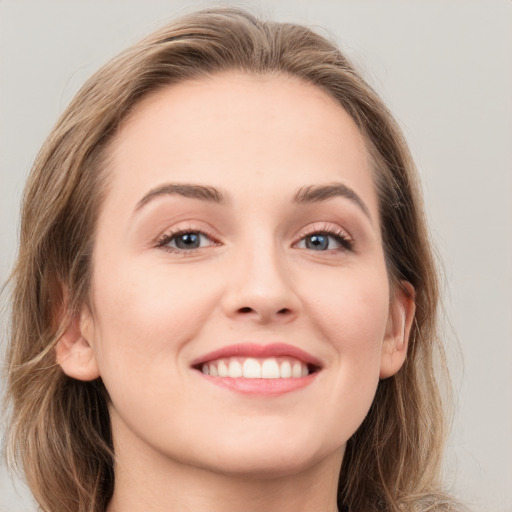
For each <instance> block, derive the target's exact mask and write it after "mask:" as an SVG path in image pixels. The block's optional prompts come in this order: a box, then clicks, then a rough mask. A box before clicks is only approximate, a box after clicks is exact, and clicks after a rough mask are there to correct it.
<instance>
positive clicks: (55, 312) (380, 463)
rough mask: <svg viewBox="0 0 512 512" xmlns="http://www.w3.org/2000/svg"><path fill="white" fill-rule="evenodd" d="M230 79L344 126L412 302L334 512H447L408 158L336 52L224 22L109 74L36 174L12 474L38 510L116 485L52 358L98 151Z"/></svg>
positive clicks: (297, 33) (426, 261)
mask: <svg viewBox="0 0 512 512" xmlns="http://www.w3.org/2000/svg"><path fill="white" fill-rule="evenodd" d="M233 70H236V71H242V72H245V73H249V74H253V75H261V74H272V73H279V74H284V75H292V76H294V77H298V78H300V79H302V80H304V81H305V82H308V83H311V84H314V85H316V86H317V87H319V88H321V89H322V90H323V91H325V92H326V93H327V94H329V95H330V96H332V97H333V98H334V99H335V100H336V101H337V102H339V104H340V105H342V106H343V107H344V108H345V110H346V111H347V112H348V113H349V114H350V116H351V117H352V118H353V119H354V121H355V122H356V123H357V126H358V128H359V130H360V131H361V133H362V134H363V136H364V137H365V140H366V145H367V149H368V152H369V155H370V156H371V159H372V163H373V175H374V181H375V184H376V187H377V190H378V196H379V201H380V203H379V204H380V218H381V230H382V236H383V244H384V252H385V255H386V259H387V265H388V272H389V276H390V279H391V281H392V282H394V283H395V284H396V283H399V282H400V281H401V280H405V281H408V282H410V283H411V284H412V285H413V286H414V288H415V291H416V317H415V321H414V325H413V328H412V332H411V335H410V343H409V349H408V355H407V359H406V362H405V364H404V366H403V367H402V369H401V370H400V371H399V372H398V373H397V374H396V375H395V376H393V377H391V378H388V379H386V380H383V381H381V382H380V383H379V386H378V390H377V394H376V397H375V400H374V402H373V405H372V407H371V409H370V411H369V413H368V415H367V417H366V419H365V420H364V422H363V424H362V425H361V427H360V428H359V429H358V430H357V432H356V433H355V434H354V435H353V437H352V438H351V439H350V440H349V442H348V445H347V449H346V453H345V457H344V460H343V465H342V468H341V473H340V479H339V504H340V506H342V505H345V506H348V507H349V508H350V510H353V511H365V512H372V511H375V512H376V511H394V512H398V511H400V512H404V511H409V512H412V511H419V510H421V511H422V512H425V511H427V510H432V511H433V510H435V511H446V510H452V501H451V500H450V499H449V498H448V497H447V496H446V495H445V494H443V493H442V492H441V490H440V479H439V475H440V461H441V454H442V447H443V442H444V437H445V421H444V416H443V408H442V404H441V398H440V392H439V373H440V372H439V370H441V373H443V369H444V368H445V365H444V359H443V353H442V346H441V344H440V343H439V340H438V336H437V330H436V329H437V323H436V320H437V313H438V311H437V310H438V301H439V297H438V295H439V291H438V280H437V273H436V268H435V265H434V260H433V257H432V251H431V244H430V242H429V237H428V233H427V229H426V224H425V218H424V213H423V206H422V199H421V194H420V191H419V187H418V183H417V177H416V171H415V168H414V164H413V162H412V159H411V157H410V154H409V151H408V149H407V145H406V143H405V141H404V139H403V136H402V134H401V132H400V129H399V128H398V126H397V124H396V122H395V121H394V119H393V117H392V116H391V114H390V113H389V111H388V110H387V109H386V107H385V105H384V104H383V103H382V101H381V100H380V98H379V97H378V96H377V94H376V93H375V92H374V91H373V90H372V89H371V88H370V87H369V85H368V84H367V83H366V82H365V81H364V80H363V79H362V78H361V76H360V75H359V74H358V73H357V72H356V71H355V69H354V67H353V66H352V65H351V64H350V62H349V61H348V60H347V58H346V57H345V56H344V55H343V53H341V51H340V50H339V49H338V48H337V47H336V46H335V45H334V44H333V43H332V42H330V41H328V40H326V39H325V38H324V37H322V36H320V35H318V34H317V33H315V32H313V31H311V30H310V29H308V28H306V27H303V26H298V25H294V24H288V23H275V22H268V21H262V20H260V19H257V18H256V17H254V16H253V15H252V14H249V13H247V12H245V11H243V10H239V9H234V8H215V9H207V10H203V11H200V12H196V13H193V14H190V15H188V16H185V17H183V18H181V19H178V20H176V21H174V22H172V23H170V24H168V25H167V26H165V27H163V28H162V29H160V30H159V31H157V32H155V33H154V34H152V35H150V36H149V37H147V38H146V39H144V40H143V41H141V42H140V43H138V44H136V45H135V46H133V47H131V48H129V49H128V50H126V51H125V52H123V53H122V54H121V55H120V56H118V57H117V58H116V59H114V60H113V61H111V62H110V63H108V64H107V65H105V66H104V67H103V68H102V69H100V70H99V71H98V72H97V73H96V74H95V75H94V76H93V77H91V78H90V79H89V80H88V81H87V83H86V84H85V85H84V86H83V88H82V89H81V90H80V92H79V93H78V94H77V95H76V97H75V98H74V99H73V101H72V102H71V104H70V105H69V107H68V108H67V110H66V111H65V112H64V114H63V115H62V117H61V118H60V120H59V121H58V123H57V125H56V126H55V128H54V129H53V131H52V132H51V134H50V136H49V137H48V139H47V141H46V142H45V144H44V146H43V147H42V149H41V151H40V153H39V155H38V157H37V159H36V161H35V164H34V167H33V169H32V173H31V175H30V178H29V180H28V183H27V186H26V190H25V194H24V198H23V209H22V220H21V235H20V247H19V256H18V260H17V263H16V266H15V268H14V271H13V274H12V277H11V284H12V320H11V327H10V328H11V332H10V336H11V338H10V346H9V351H8V392H7V397H8V404H9V409H10V425H9V432H8V435H9V437H8V439H9V447H10V450H9V453H10V456H11V459H12V460H18V461H20V463H21V467H22V469H23V471H24V473H25V475H26V478H27V481H28V484H29V486H30V488H31V490H32V492H33V494H34V496H35V498H36V500H37V501H38V503H39V505H40V507H41V508H42V510H43V511H45V512H86V511H87V512H100V511H104V510H105V509H106V507H107V504H108V502H109V500H110V498H111V495H112V492H113V486H114V472H113V460H114V453H113V447H112V439H111V429H110V422H109V416H108V410H107V401H108V395H107V392H106V390H105V388H104V386H103V384H102V382H101V379H98V380H96V381H93V382H81V381H76V380H73V379H71V378H69V377H67V376H66V375H64V373H63V372H62V370H61V369H60V367H59V366H58V365H57V364H56V361H55V353H54V347H55V344H56V343H57V341H58V340H59V337H60V336H61V334H62V332H63V331H64V330H65V328H66V319H69V318H71V317H72V316H73V314H74V313H76V312H77V311H78V310H79V308H80V306H81V305H82V304H83V303H84V301H87V300H88V290H89V283H90V276H91V255H92V252H93V248H94V233H95V225H96V219H97V215H98V211H99V208H100V206H101V202H102V197H103V195H104V194H105V193H106V189H107V186H106V184H105V183H104V182H103V181H104V177H105V176H104V175H105V172H103V171H104V169H105V167H106V166H107V160H108V154H109V152H108V149H109V144H110V142H111V141H112V139H113V138H114V136H115V135H116V131H117V129H118V127H119V125H120V123H121V122H122V121H123V119H125V118H126V116H127V115H128V114H129V112H130V111H131V110H132V109H133V108H134V106H135V105H136V104H137V103H138V102H140V101H141V99H142V98H143V97H145V96H147V95H148V94H150V93H152V92H154V91H156V90H157V89H159V88H161V87H164V86H167V85H169V84H173V83H178V82H183V81H186V80H188V79H192V78H200V77H205V76H208V75H211V74H215V73H219V72H224V71H233ZM63 289H67V290H69V297H66V298H64V297H63V296H62V290H63ZM63 308H65V309H66V311H65V312H64V313H65V314H63V313H62V309H63ZM436 361H437V362H439V363H440V364H436Z"/></svg>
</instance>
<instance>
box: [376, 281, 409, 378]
mask: <svg viewBox="0 0 512 512" xmlns="http://www.w3.org/2000/svg"><path fill="white" fill-rule="evenodd" d="M415 311H416V302H415V291H414V287H413V286H412V284H411V283H409V282H407V281H400V283H399V285H398V286H397V289H396V290H395V293H394V296H393V298H392V301H391V304H390V311H389V318H388V325H387V328H386V336H385V338H384V342H383V344H382V354H381V366H380V378H381V379H387V378H388V377H391V376H392V375H394V374H395V373H397V372H398V370H400V368H401V367H402V365H403V364H404V361H405V358H406V356H407V348H408V345H409V334H410V332H411V327H412V323H413V321H414V314H415Z"/></svg>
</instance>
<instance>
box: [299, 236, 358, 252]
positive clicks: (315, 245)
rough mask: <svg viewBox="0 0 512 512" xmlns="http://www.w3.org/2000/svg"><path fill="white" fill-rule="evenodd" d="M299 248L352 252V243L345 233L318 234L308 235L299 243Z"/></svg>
mask: <svg viewBox="0 0 512 512" xmlns="http://www.w3.org/2000/svg"><path fill="white" fill-rule="evenodd" d="M297 247H298V248H299V249H309V250H311V251H328V250H336V249H341V250H350V249H352V241H351V240H350V239H349V238H348V237H347V236H346V235H345V234H343V233H339V232H336V233H330V232H318V233H310V234H309V235H306V236H305V237H304V238H302V239H301V240H300V241H299V243H298V244H297Z"/></svg>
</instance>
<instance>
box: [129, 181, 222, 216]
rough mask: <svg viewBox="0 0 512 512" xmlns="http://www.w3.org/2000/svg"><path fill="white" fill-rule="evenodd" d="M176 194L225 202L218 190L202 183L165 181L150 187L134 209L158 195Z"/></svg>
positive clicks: (213, 201)
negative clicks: (157, 185) (163, 183)
mask: <svg viewBox="0 0 512 512" xmlns="http://www.w3.org/2000/svg"><path fill="white" fill-rule="evenodd" d="M169 195H171V196H172V195H178V196H182V197H189V198H191V199H200V200H202V201H209V202H212V203H218V204H222V203H225V202H226V197H225V196H224V194H223V193H222V192H220V190H218V189H216V188H214V187H206V186H204V185H192V184H189V183H166V184H165V185H161V186H159V187H156V188H153V189H151V190H150V191H149V192H148V193H147V194H146V195H145V196H144V197H143V198H142V199H141V200H140V201H139V202H138V203H137V206H136V207H135V211H138V210H140V209H141V208H142V207H143V206H145V205H146V204H147V203H149V202H150V201H151V200H153V199H155V198H157V197H160V196H169Z"/></svg>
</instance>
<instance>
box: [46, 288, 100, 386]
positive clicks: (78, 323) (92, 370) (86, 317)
mask: <svg viewBox="0 0 512 512" xmlns="http://www.w3.org/2000/svg"><path fill="white" fill-rule="evenodd" d="M63 295H64V300H63V306H62V309H63V310H65V309H67V305H68V303H69V301H68V294H67V292H64V294H63ZM92 334H93V319H92V314H91V313H90V311H89V308H88V307H87V306H83V308H82V311H81V312H80V313H79V314H75V315H74V316H73V317H71V318H70V319H69V320H68V323H67V326H66V328H65V331H64V333H63V334H62V336H61V337H60V339H59V341H58V342H57V345H56V346H55V353H56V357H57V363H58V364H59V365H60V367H61V368H62V371H63V372H64V373H65V374H66V375H67V376H68V377H73V378H74V379H78V380H84V381H87V380H94V379H96V378H98V377H99V376H100V372H99V368H98V363H97V361H96V354H95V352H94V349H93V346H92V345H91V343H90V340H91V339H92Z"/></svg>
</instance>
